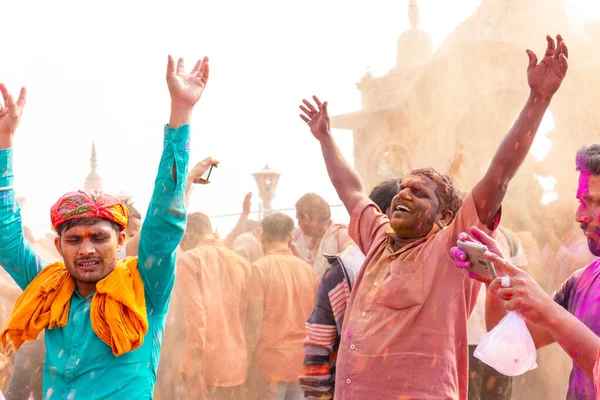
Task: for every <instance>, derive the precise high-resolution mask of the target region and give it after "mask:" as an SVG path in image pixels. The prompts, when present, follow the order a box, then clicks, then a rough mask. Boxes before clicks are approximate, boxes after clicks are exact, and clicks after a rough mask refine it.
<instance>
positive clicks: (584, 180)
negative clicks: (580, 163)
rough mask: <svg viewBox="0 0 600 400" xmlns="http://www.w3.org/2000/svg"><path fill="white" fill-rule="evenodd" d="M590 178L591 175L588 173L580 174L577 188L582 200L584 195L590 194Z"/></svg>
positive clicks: (578, 196)
mask: <svg viewBox="0 0 600 400" xmlns="http://www.w3.org/2000/svg"><path fill="white" fill-rule="evenodd" d="M590 176H591V174H590V173H589V172H586V171H582V172H581V173H580V174H579V185H578V186H577V198H578V199H581V198H582V197H583V196H584V195H589V193H590Z"/></svg>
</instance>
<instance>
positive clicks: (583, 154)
mask: <svg viewBox="0 0 600 400" xmlns="http://www.w3.org/2000/svg"><path fill="white" fill-rule="evenodd" d="M575 165H576V166H577V171H579V172H589V173H590V174H592V175H600V144H592V145H590V146H583V147H582V148H580V149H579V150H577V156H576V157H575Z"/></svg>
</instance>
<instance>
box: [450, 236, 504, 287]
mask: <svg viewBox="0 0 600 400" xmlns="http://www.w3.org/2000/svg"><path fill="white" fill-rule="evenodd" d="M456 245H457V246H458V248H459V249H461V250H462V251H464V252H465V253H467V258H468V261H469V262H471V272H474V273H476V274H477V275H479V276H483V277H486V278H492V279H496V277H497V274H496V269H495V268H494V264H492V262H491V261H490V260H488V259H487V258H485V252H486V251H488V248H487V246H485V245H483V244H481V243H475V242H463V241H460V240H459V241H457V242H456Z"/></svg>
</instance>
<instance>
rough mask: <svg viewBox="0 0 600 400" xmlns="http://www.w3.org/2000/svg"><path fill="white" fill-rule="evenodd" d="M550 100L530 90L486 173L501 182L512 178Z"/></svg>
mask: <svg viewBox="0 0 600 400" xmlns="http://www.w3.org/2000/svg"><path fill="white" fill-rule="evenodd" d="M550 100H551V99H550V98H544V97H542V96H541V95H539V94H536V93H534V92H531V94H530V95H529V98H528V99H527V102H526V103H525V106H524V107H523V110H522V111H521V113H520V114H519V117H518V118H517V120H516V121H515V123H514V124H513V126H512V128H511V129H510V131H509V132H508V134H507V135H506V137H505V138H504V140H503V141H502V143H501V144H500V147H499V148H498V151H496V154H495V155H494V158H493V159H492V163H491V165H490V168H489V169H488V174H489V173H492V174H494V175H495V176H496V177H499V178H500V179H501V182H502V183H503V184H506V183H508V182H509V181H510V180H511V179H512V177H513V176H514V175H515V174H516V172H517V170H518V169H519V166H521V164H522V163H523V160H525V157H527V154H528V153H529V149H530V148H531V144H532V143H533V139H534V138H535V134H536V133H537V130H538V128H539V126H540V123H541V122H542V118H543V117H544V114H545V113H546V110H547V109H548V106H549V105H550Z"/></svg>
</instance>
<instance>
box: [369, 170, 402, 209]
mask: <svg viewBox="0 0 600 400" xmlns="http://www.w3.org/2000/svg"><path fill="white" fill-rule="evenodd" d="M399 184H400V179H398V178H392V179H388V180H387V181H383V182H381V183H379V184H378V185H377V186H375V187H374V188H373V190H371V194H369V198H370V199H371V200H372V201H373V203H375V204H377V207H379V209H380V210H381V212H382V213H384V214H385V212H386V210H387V209H388V208H389V207H390V205H391V204H392V200H393V199H394V197H396V195H397V194H398V188H399V186H400V185H399Z"/></svg>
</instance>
